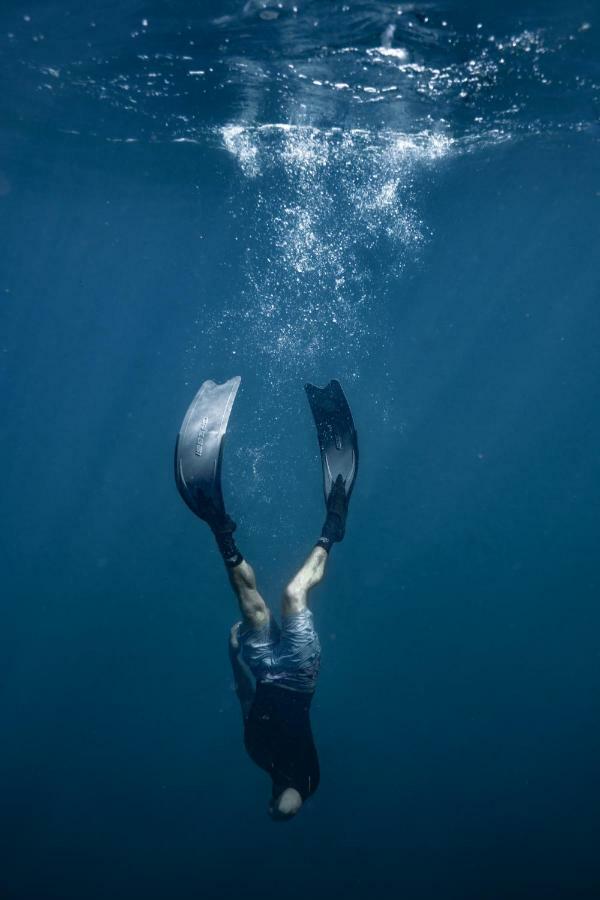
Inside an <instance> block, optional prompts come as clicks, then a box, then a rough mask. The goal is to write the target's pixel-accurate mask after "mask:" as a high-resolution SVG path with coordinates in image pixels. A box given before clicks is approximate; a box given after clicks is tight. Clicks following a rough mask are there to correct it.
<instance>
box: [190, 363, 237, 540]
mask: <svg viewBox="0 0 600 900" xmlns="http://www.w3.org/2000/svg"><path fill="white" fill-rule="evenodd" d="M240 382H241V378H240V377H239V376H238V375H236V377H235V378H231V379H230V380H229V381H226V382H225V383H224V384H215V382H214V381H205V382H204V384H203V385H202V387H201V388H200V390H199V391H198V393H197V394H196V396H195V397H194V399H193V400H192V403H191V405H190V407H189V409H188V411H187V413H186V414H185V418H184V420H183V423H182V425H181V429H180V431H179V435H178V437H177V443H176V445H175V481H176V482H177V487H178V489H179V493H180V494H181V496H182V497H183V499H184V500H185V502H186V503H187V505H188V506H189V508H190V509H191V510H192V512H193V513H195V514H196V515H197V516H199V517H200V518H201V519H204V521H206V522H209V524H211V523H214V522H215V521H218V520H219V518H221V519H222V518H223V517H224V516H225V505H224V503H223V493H222V490H221V460H222V458H223V438H224V437H225V432H226V431H227V423H228V422H229V416H230V414H231V410H232V408H233V403H234V400H235V396H236V394H237V392H238V388H239V386H240Z"/></svg>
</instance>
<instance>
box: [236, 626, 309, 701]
mask: <svg viewBox="0 0 600 900" xmlns="http://www.w3.org/2000/svg"><path fill="white" fill-rule="evenodd" d="M238 639H239V642H240V654H241V657H242V659H243V661H244V662H245V663H246V665H247V666H248V668H249V669H250V671H251V672H252V674H253V675H254V677H255V678H256V680H257V681H264V682H266V683H267V684H276V685H278V686H279V687H284V688H289V689H290V690H292V691H314V689H315V687H316V684H317V677H318V675H319V666H320V663H321V644H320V641H319V635H318V634H317V632H316V631H315V627H314V625H313V617H312V612H311V611H310V610H309V609H305V610H303V611H302V612H299V613H294V614H293V615H291V616H283V617H282V620H281V628H280V627H279V625H278V624H277V622H276V621H275V619H274V618H273V616H271V617H270V619H269V622H268V623H267V625H265V626H264V627H263V628H254V629H248V630H243V629H242V627H241V626H240V627H239V628H238Z"/></svg>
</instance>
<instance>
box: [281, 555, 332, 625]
mask: <svg viewBox="0 0 600 900" xmlns="http://www.w3.org/2000/svg"><path fill="white" fill-rule="evenodd" d="M327 557H328V554H327V551H326V550H325V549H324V548H323V547H321V546H320V545H319V544H317V546H316V547H313V549H312V550H311V552H310V555H309V557H308V559H307V560H306V562H305V563H304V565H303V566H302V568H301V569H300V571H299V572H297V573H296V575H294V577H293V578H292V580H291V581H290V583H289V584H288V586H287V587H286V589H285V591H284V592H283V600H282V602H281V613H282V615H284V616H291V615H294V614H295V613H299V612H302V611H303V610H305V609H307V607H308V594H309V591H310V590H311V588H313V587H315V585H317V584H319V582H320V581H322V580H323V576H324V575H325V568H326V566H327Z"/></svg>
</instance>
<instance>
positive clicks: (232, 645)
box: [229, 622, 242, 653]
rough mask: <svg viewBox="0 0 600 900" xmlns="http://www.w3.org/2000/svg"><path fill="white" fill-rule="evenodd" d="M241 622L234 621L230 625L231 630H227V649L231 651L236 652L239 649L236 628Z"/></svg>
mask: <svg viewBox="0 0 600 900" xmlns="http://www.w3.org/2000/svg"><path fill="white" fill-rule="evenodd" d="M241 624H242V623H241V622H236V623H235V625H232V626H231V631H230V632H229V649H230V650H231V652H232V653H237V652H238V650H239V649H240V641H239V638H238V629H239V627H240V625H241Z"/></svg>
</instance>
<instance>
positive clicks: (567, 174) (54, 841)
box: [0, 125, 600, 900]
mask: <svg viewBox="0 0 600 900" xmlns="http://www.w3.org/2000/svg"><path fill="white" fill-rule="evenodd" d="M50 132H51V129H50V130H49V132H48V133H45V132H44V130H43V129H40V130H37V127H36V128H33V127H27V126H26V125H22V127H21V126H19V127H16V126H15V127H14V128H13V129H12V130H11V132H10V134H9V135H8V136H6V139H5V141H4V144H3V149H2V155H1V163H0V169H1V170H2V172H3V173H4V176H3V177H4V179H5V181H4V184H5V185H7V186H8V189H6V190H4V191H3V192H2V196H0V245H1V247H2V253H1V257H0V279H1V280H0V291H1V292H2V307H1V337H0V343H1V347H0V350H1V365H2V369H1V372H2V429H1V432H0V435H1V453H2V465H3V477H2V482H3V502H2V541H1V546H2V549H1V553H2V558H1V564H2V573H3V578H2V581H3V591H2V597H3V599H2V606H1V620H0V621H1V626H0V713H1V717H2V732H3V736H2V743H1V749H0V759H1V765H0V808H1V829H2V835H1V838H2V839H1V842H0V857H1V862H0V897H2V900H4V898H6V900H38V898H43V900H55V898H56V900H59V898H60V900H67V898H69V900H70V898H78V900H79V898H84V897H85V898H90V900H92V898H104V897H114V898H121V897H122V898H131V897H143V898H155V897H156V898H159V897H160V898H164V897H168V896H170V897H177V898H181V900H187V898H192V897H205V898H212V897H220V896H225V895H230V894H233V893H240V894H241V895H242V896H244V897H247V898H254V897H257V898H258V897H263V896H264V895H265V892H269V893H275V892H281V893H282V894H283V895H284V896H288V897H293V898H295V897H298V898H300V897H306V896H307V895H310V896H311V897H329V896H331V895H334V894H339V893H341V892H344V893H345V894H347V895H349V896H356V897H364V896H365V895H367V894H374V895H375V894H376V895H382V894H384V893H387V894H390V895H393V896H405V897H407V898H411V900H412V898H415V900H416V898H436V900H437V898H456V900H466V898H473V900H483V898H485V900H492V898H493V900H496V898H497V900H501V898H502V900H504V898H507V897H511V898H513V897H527V898H538V897H539V898H567V897H568V898H569V900H572V898H597V897H598V896H600V865H599V863H598V853H597V847H598V841H597V837H598V830H599V828H600V815H599V812H598V809H599V806H598V800H599V787H600V785H599V780H600V779H599V774H598V758H599V754H600V727H599V722H598V700H599V690H600V671H599V663H600V648H599V643H598V633H599V629H600V613H599V610H598V596H599V593H600V592H599V580H600V579H599V577H598V563H597V559H598V550H597V543H598V526H599V500H600V482H599V479H598V444H599V440H600V425H599V422H598V412H597V411H598V400H599V393H600V387H599V379H598V374H599V371H598V370H599V365H598V362H599V361H598V347H599V346H600V312H599V306H598V303H599V299H600V296H599V287H600V276H599V273H598V264H597V256H598V238H599V227H598V226H599V210H598V204H599V203H600V200H599V196H598V192H599V190H600V178H599V175H600V171H599V164H598V144H597V141H596V140H595V138H594V136H593V134H589V133H583V134H578V133H572V132H565V133H562V134H561V133H554V134H552V135H547V134H544V133H540V134H537V135H532V136H531V137H527V138H522V139H520V140H518V141H514V142H508V143H506V144H502V145H500V146H492V147H482V148H481V149H480V150H479V151H477V152H476V153H465V154H458V155H456V156H454V157H452V158H451V159H450V160H446V161H445V162H444V164H443V165H440V166H439V167H438V169H437V170H436V171H434V172H432V171H428V172H427V173H425V174H423V175H422V177H421V178H420V180H418V182H417V184H416V186H415V188H414V189H415V192H416V196H417V202H418V209H419V214H420V216H422V219H423V221H424V222H426V223H427V230H428V232H429V233H430V234H431V237H430V239H429V240H428V242H427V243H426V244H425V245H424V246H423V248H422V249H421V250H420V252H419V255H418V258H416V257H415V258H414V259H413V260H409V261H408V263H407V265H406V267H405V269H404V272H403V273H402V274H401V275H400V276H398V277H397V278H395V279H392V280H391V281H390V279H389V278H388V279H387V280H386V289H385V292H384V293H382V296H381V297H380V298H379V299H377V297H376V296H375V295H374V297H373V306H372V308H371V309H370V310H369V309H366V310H363V312H362V315H363V316H364V317H365V320H364V321H365V334H366V337H364V338H363V339H361V340H358V339H357V340H356V342H355V344H354V345H353V346H352V347H351V350H354V349H355V350H356V354H357V358H354V359H351V360H350V361H349V360H348V358H347V356H345V355H344V356H343V357H342V356H339V357H338V356H336V353H337V351H333V352H331V353H329V352H328V350H327V347H322V348H320V351H319V353H318V354H317V355H316V356H312V357H310V358H307V360H306V366H305V368H304V369H303V368H302V365H300V366H298V365H295V367H294V369H293V370H292V371H290V370H289V369H287V368H286V366H285V359H282V360H281V370H280V372H279V373H278V370H277V364H276V363H273V360H270V361H269V362H268V364H267V362H265V361H264V359H263V357H261V354H260V348H259V347H256V346H252V344H251V341H250V339H249V342H248V343H244V341H243V336H242V339H240V335H239V334H237V335H236V336H235V340H234V337H233V336H231V343H230V342H229V339H228V337H227V332H219V331H217V332H216V336H215V334H213V335H212V336H210V335H209V334H208V332H205V330H204V328H203V319H202V317H203V316H204V315H206V314H207V310H213V311H214V310H217V311H218V310H219V309H226V308H233V309H235V308H237V306H238V305H239V307H240V308H243V305H244V303H246V302H247V294H246V293H245V291H246V284H245V275H244V273H245V272H246V271H247V253H246V250H245V247H246V245H247V244H248V241H250V242H252V240H255V239H256V235H255V234H254V232H253V227H252V221H251V218H250V217H249V216H250V213H249V209H251V202H250V200H248V197H247V195H246V200H245V204H244V205H241V204H240V206H239V208H238V209H237V215H232V213H233V212H236V202H237V201H236V197H237V195H238V191H240V190H241V189H242V181H243V180H244V179H243V176H242V175H241V174H240V172H239V170H238V168H237V167H236V165H235V163H234V161H232V159H231V158H230V157H229V156H228V155H227V154H226V153H225V152H224V151H223V149H222V148H221V147H220V146H218V145H217V144H216V143H215V142H214V141H212V142H211V141H208V142H206V143H205V144H201V143H200V144H194V145H190V144H161V145H160V146H150V145H147V144H145V143H142V144H139V145H127V144H107V143H105V142H103V141H95V140H94V139H93V137H90V136H87V137H86V136H82V135H79V136H77V137H74V136H68V135H62V136H61V135H58V134H56V133H52V134H51V139H49V138H48V134H49V133H50ZM244 190H246V191H247V190H248V188H247V186H244ZM249 190H250V191H252V190H254V188H252V187H250V188H249ZM256 244H257V246H260V241H257V242H256ZM254 264H255V266H258V267H259V268H260V266H261V265H264V266H265V267H266V266H267V265H268V263H267V262H266V260H265V261H264V263H261V261H260V258H259V259H258V262H256V261H255V263H254ZM376 265H379V263H378V262H377V261H376ZM381 266H382V268H383V267H385V261H383V260H382V261H381ZM374 294H376V290H375V292H374ZM244 298H246V299H244ZM369 315H372V316H373V318H374V322H375V320H377V323H378V327H379V328H380V332H379V333H383V332H385V333H387V334H388V339H387V340H384V341H380V340H379V339H378V338H377V334H378V332H377V331H373V332H369ZM198 317H200V320H199V324H195V322H196V321H197V320H198ZM234 345H235V348H236V353H235V354H233V353H232V347H233V346H234ZM238 373H239V374H241V375H242V377H243V386H242V391H241V392H240V394H239V397H238V400H237V402H236V407H235V412H234V415H233V417H232V428H231V435H230V439H229V444H228V448H227V459H226V463H225V476H226V491H227V497H228V502H229V503H230V506H231V511H232V513H233V514H234V516H235V517H236V518H237V519H238V521H239V523H240V529H239V534H240V546H241V548H242V549H243V551H244V552H245V554H246V555H247V556H248V558H249V559H250V560H251V561H252V563H253V564H254V565H255V567H256V569H257V573H258V575H259V579H260V582H261V584H262V585H263V586H264V589H265V592H266V593H267V595H268V596H269V598H271V599H272V602H273V603H276V601H277V593H278V591H279V590H280V588H281V586H282V584H283V583H284V579H285V578H286V577H288V576H289V575H290V574H291V573H292V572H293V567H294V566H295V565H297V564H298V563H299V562H300V561H301V559H302V558H303V556H304V555H305V553H306V552H307V551H308V549H309V548H310V546H311V544H312V542H313V541H314V539H315V537H316V535H317V534H318V529H319V526H320V524H321V518H322V508H321V503H322V500H321V488H320V474H319V467H318V462H317V452H316V441H315V437H314V433H313V427H312V423H311V420H310V413H309V411H308V408H307V407H306V404H305V401H304V397H303V392H302V380H303V378H311V379H313V380H315V381H317V382H319V383H323V382H324V381H325V380H326V379H328V378H329V377H334V376H339V377H341V378H342V380H343V381H344V383H345V386H346V388H347V393H348V396H349V399H350V402H351V405H352V408H353V411H354V415H355V419H356V422H357V426H358V429H359V434H360V441H361V473H360V480H359V482H358V485H357V488H356V492H355V494H354V497H353V500H352V508H351V514H350V519H349V527H348V533H347V537H346V540H345V541H344V543H343V545H341V546H340V547H339V548H336V550H335V553H334V554H333V556H332V560H331V566H330V571H329V572H328V577H327V580H326V583H325V584H324V585H323V586H322V587H321V588H319V590H318V592H317V596H316V599H315V610H316V617H317V624H318V626H319V629H320V632H321V636H322V642H323V648H324V654H323V670H322V679H321V683H320V687H319V691H318V693H317V696H316V699H315V703H314V707H313V708H314V728H315V733H316V736H317V742H318V746H319V750H320V756H321V766H322V784H321V787H320V789H319V792H318V794H317V795H316V796H315V798H314V800H313V801H312V802H311V804H309V805H308V807H307V808H306V809H305V810H304V811H303V812H302V815H301V816H300V817H299V818H298V820H297V821H295V822H294V823H293V824H290V825H288V826H286V827H285V828H282V827H277V826H275V825H274V824H273V823H272V822H271V821H270V819H269V818H268V817H267V815H266V801H267V797H268V785H267V783H266V780H265V777H264V775H263V774H262V773H261V772H260V771H258V770H256V769H254V768H253V766H252V764H251V763H250V762H249V760H247V758H246V757H245V755H244V751H243V748H242V745H241V740H240V738H241V722H240V717H239V712H238V709H237V701H236V699H235V695H234V694H233V691H232V686H231V677H230V673H229V671H228V662H227V654H226V641H227V635H228V629H229V626H230V625H231V623H232V622H233V621H234V616H235V610H234V604H233V599H232V597H231V596H230V592H229V588H228V585H227V582H226V577H225V574H224V572H223V571H222V568H221V566H220V563H219V559H218V556H217V554H216V551H215V549H214V548H213V546H212V544H211V541H210V539H209V535H208V534H207V533H206V531H205V529H204V528H203V526H202V525H201V524H200V523H198V522H196V521H195V520H194V519H193V518H192V516H191V515H190V514H189V512H188V511H187V510H186V508H185V507H184V506H183V504H182V503H181V501H180V499H179V497H178V496H177V493H176V490H175V488H174V484H173V479H172V468H171V467H172V449H173V442H174V436H175V434H176V431H177V428H178V426H179V423H180V420H181V417H182V415H183V413H184V412H185V408H186V406H187V404H188V402H189V400H190V399H191V396H192V395H193V393H194V391H195V390H196V389H197V387H198V386H199V384H200V382H201V381H202V380H203V379H204V378H206V377H213V378H215V379H217V380H221V379H224V378H227V377H230V376H231V375H233V374H238ZM278 376H279V383H278V384H277V383H276V382H277V379H278ZM272 390H274V391H275V397H274V398H273V399H272V400H271V401H269V400H268V398H267V399H266V398H265V394H267V393H268V392H269V391H272ZM257 411H258V412H257ZM263 445H266V449H264V450H263V451H262V455H261V459H260V471H259V476H257V481H256V483H255V484H254V485H253V484H251V483H249V479H248V472H249V471H251V466H250V463H249V462H248V456H247V448H248V446H251V447H263ZM238 463H239V465H238ZM240 470H241V471H242V473H243V474H244V479H245V483H243V484H242V483H240V479H239V478H238V479H236V474H237V473H238V471H240Z"/></svg>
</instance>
